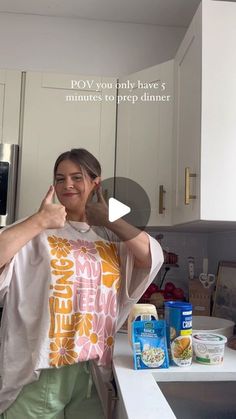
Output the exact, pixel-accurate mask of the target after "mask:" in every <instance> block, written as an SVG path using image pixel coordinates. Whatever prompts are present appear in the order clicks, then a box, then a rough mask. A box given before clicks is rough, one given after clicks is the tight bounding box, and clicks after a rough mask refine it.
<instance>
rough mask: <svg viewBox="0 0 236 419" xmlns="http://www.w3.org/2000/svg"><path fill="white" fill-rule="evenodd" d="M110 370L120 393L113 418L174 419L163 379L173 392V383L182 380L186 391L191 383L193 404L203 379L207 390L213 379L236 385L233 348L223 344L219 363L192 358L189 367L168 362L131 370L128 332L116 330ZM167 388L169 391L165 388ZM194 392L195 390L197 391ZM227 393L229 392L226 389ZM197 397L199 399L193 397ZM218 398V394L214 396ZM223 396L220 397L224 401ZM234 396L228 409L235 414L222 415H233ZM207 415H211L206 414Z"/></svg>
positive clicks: (216, 381) (198, 395) (216, 382)
mask: <svg viewBox="0 0 236 419" xmlns="http://www.w3.org/2000/svg"><path fill="white" fill-rule="evenodd" d="M113 371H114V376H115V380H116V384H117V390H118V397H119V400H118V402H117V407H116V413H115V418H116V419H126V418H129V419H175V418H176V417H177V416H176V415H175V413H176V412H175V413H174V411H173V410H172V409H171V407H170V405H169V403H168V401H167V399H166V397H165V396H164V394H163V393H165V391H163V392H162V391H161V389H160V387H161V386H162V383H163V384H168V383H164V382H169V383H173V385H172V386H170V387H172V389H174V390H173V391H174V392H175V388H176V383H177V384H178V388H181V382H182V387H183V388H184V386H185V390H184V391H185V394H186V384H187V389H190V390H191V383H192V385H193V395H194V397H195V399H194V398H193V400H192V403H193V404H195V406H196V401H200V400H201V395H200V393H199V392H198V390H196V388H197V387H196V386H197V385H200V386H201V387H203V383H206V382H208V383H206V384H207V387H208V390H209V389H210V387H211V384H210V383H213V382H215V386H217V385H219V384H220V385H221V383H219V382H222V385H224V383H223V382H226V381H227V382H228V385H229V386H230V385H231V387H232V389H233V390H234V389H236V351H235V350H232V349H229V348H227V347H226V348H225V355H224V362H223V364H221V365H211V366H210V365H202V364H198V363H195V362H193V364H192V365H191V366H190V367H184V368H180V367H174V366H171V367H170V368H168V369H149V370H134V369H133V354H132V350H131V347H130V345H129V343H128V337H127V334H123V333H117V336H116V343H115V352H114V361H113ZM186 382H187V383H186ZM158 383H159V385H158ZM167 390H168V392H169V393H170V391H169V389H168V388H167ZM204 391H205V390H204ZM196 392H197V393H198V394H196ZM234 393H235V391H234ZM205 394H206V391H205ZM227 394H228V395H229V391H228V389H227ZM221 396H222V397H221V399H222V398H223V399H224V395H223V394H222V393H221ZM171 397H172V398H174V396H173V394H172V395H171V394H170V398H171ZM198 397H199V400H196V399H197V398H198ZM209 397H212V400H210V401H209V398H208V401H209V403H210V402H211V403H212V404H213V403H214V400H213V393H211V394H210V396H209ZM228 397H230V396H228ZM231 398H232V397H231ZM217 399H219V398H218V397H217ZM223 399H222V401H224V400H223ZM234 399H235V396H234V397H233V400H232V403H233V407H231V410H232V409H233V410H234V407H235V410H234V416H233V415H232V412H231V413H229V415H228V416H225V417H227V418H229V419H231V418H236V401H234ZM169 401H170V399H169ZM184 401H185V400H184V397H183V398H182V400H181V401H180V402H181V403H182V405H183V403H184ZM209 403H208V404H209ZM177 404H178V403H177ZM219 409H220V407H218V410H219ZM224 411H225V409H224ZM186 414H187V416H186V417H188V413H186ZM201 416H202V415H201ZM183 417H184V416H178V419H182V418H183ZM190 417H192V415H191V416H189V418H190ZM196 417H198V416H196ZM202 417H203V416H202ZM216 417H217V416H214V418H216ZM208 418H209V419H211V417H210V416H209V415H208ZM212 418H213V416H212ZM217 419H218V417H217ZM219 419H220V416H219Z"/></svg>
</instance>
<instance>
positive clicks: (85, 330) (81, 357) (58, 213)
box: [0, 149, 163, 419]
mask: <svg viewBox="0 0 236 419" xmlns="http://www.w3.org/2000/svg"><path fill="white" fill-rule="evenodd" d="M100 182H101V167H100V164H99V162H98V161H97V159H96V158H95V157H94V156H93V155H92V154H90V153H89V152H88V151H87V150H84V149H73V150H71V151H68V152H65V153H63V154H61V155H60V156H59V157H58V159H57V161H56V163H55V167H54V186H51V187H50V188H49V191H48V192H47V194H46V196H45V198H44V200H43V201H42V204H41V206H40V208H39V211H38V212H37V213H35V214H33V215H32V216H31V217H29V218H27V219H25V220H23V221H21V222H18V223H16V224H14V225H12V226H11V227H8V228H7V229H5V230H4V231H3V232H2V233H1V234H0V269H1V272H2V273H1V276H0V297H1V301H4V310H3V318H2V333H1V334H2V345H1V352H0V372H1V376H2V384H1V389H0V413H2V416H1V418H2V419H6V418H7V419H31V418H37V419H39V418H43V419H64V418H67V419H75V418H80V417H81V418H82V419H86V418H88V419H89V418H91V419H92V418H95V417H96V419H99V418H102V417H104V416H103V412H102V408H101V403H100V400H99V398H98V396H97V391H96V388H95V386H94V385H92V387H91V385H90V384H91V380H90V377H91V375H90V373H89V371H90V369H91V368H92V369H93V374H94V377H95V378H96V373H97V369H98V368H100V369H103V372H104V368H108V370H110V364H111V357H112V350H113V344H114V335H115V332H116V331H117V330H118V328H119V327H120V326H121V325H122V323H123V322H124V321H125V319H126V317H127V315H128V313H129V311H130V309H131V307H132V305H133V304H134V303H136V302H137V301H138V299H139V298H140V296H141V295H142V294H143V292H144V291H145V289H146V288H147V287H148V285H149V283H150V282H151V281H152V280H153V278H154V277H155V276H156V274H157V272H158V270H159V269H160V267H161V265H162V263H163V255H162V251H161V248H160V246H159V244H158V243H157V242H156V241H155V240H154V239H152V238H151V237H150V236H148V235H147V234H146V233H145V232H141V231H139V230H137V229H135V227H133V226H131V225H129V224H128V223H126V222H125V221H124V220H122V219H119V220H117V221H115V222H113V223H111V222H109V220H108V208H107V205H106V202H105V200H104V198H103V195H102V192H101V189H100V186H99V185H100ZM54 193H56V195H57V198H58V200H59V202H60V204H56V203H54V202H53V201H54V200H53V198H54ZM94 194H96V195H97V202H94V200H93V195H94ZM91 226H93V228H91ZM130 237H133V238H130ZM88 361H90V363H88ZM90 365H91V368H90Z"/></svg>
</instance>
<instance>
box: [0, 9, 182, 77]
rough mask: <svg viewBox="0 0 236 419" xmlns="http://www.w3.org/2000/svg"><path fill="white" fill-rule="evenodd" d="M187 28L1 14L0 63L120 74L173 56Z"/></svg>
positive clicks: (66, 70)
mask: <svg viewBox="0 0 236 419" xmlns="http://www.w3.org/2000/svg"><path fill="white" fill-rule="evenodd" d="M185 31H186V28H179V27H165V26H156V25H142V24H133V23H117V22H105V21H103V22H101V21H95V20H85V19H73V18H59V17H47V16H37V15H24V14H11V13H0V68H8V69H15V68H16V69H19V70H36V71H37V70H47V71H55V72H65V73H71V72H72V73H80V74H85V75H89V74H91V75H104V76H115V77H117V76H119V75H125V74H129V73H131V72H135V71H138V70H141V69H143V68H146V67H150V66H152V65H155V64H158V63H160V62H162V61H166V60H169V59H171V58H173V56H174V55H175V52H176V50H177V48H178V46H179V44H180V42H181V40H182V38H183V36H184V33H185Z"/></svg>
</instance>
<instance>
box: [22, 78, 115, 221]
mask: <svg viewBox="0 0 236 419" xmlns="http://www.w3.org/2000/svg"><path fill="white" fill-rule="evenodd" d="M101 83H103V84H101ZM115 84H116V80H115V79H108V78H106V79H102V78H99V77H85V76H81V75H78V74H76V75H75V74H72V75H68V74H53V73H34V72H27V74H26V86H25V108H24V121H23V122H24V123H23V133H22V159H21V172H20V187H19V194H18V200H19V204H18V217H17V218H22V217H24V216H26V215H29V214H32V213H33V212H34V211H36V210H37V209H38V207H39V205H40V202H41V200H42V198H43V197H44V196H45V193H46V192H47V190H48V187H49V185H50V184H51V183H52V182H53V166H54V162H55V160H56V158H57V157H58V155H59V154H60V153H62V152H64V151H67V150H70V149H71V148H79V147H83V148H86V149H87V150H89V151H90V152H91V153H93V154H94V155H95V156H96V157H97V158H98V159H99V161H100V163H101V166H102V177H103V178H106V177H111V176H113V175H114V154H115V122H116V104H115V103H116V88H115ZM105 95H107V96H108V95H110V96H111V95H113V96H114V100H113V101H111V100H106V97H107V96H106V97H105Z"/></svg>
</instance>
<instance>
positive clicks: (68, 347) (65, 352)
mask: <svg viewBox="0 0 236 419" xmlns="http://www.w3.org/2000/svg"><path fill="white" fill-rule="evenodd" d="M74 346H75V343H74V339H69V338H62V339H58V338H56V339H55V341H54V342H51V343H50V350H51V352H50V354H49V357H50V365H51V366H52V367H61V366H63V365H71V364H74V363H75V362H77V358H78V354H77V353H76V352H75V351H74V350H73V349H74Z"/></svg>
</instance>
